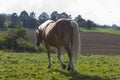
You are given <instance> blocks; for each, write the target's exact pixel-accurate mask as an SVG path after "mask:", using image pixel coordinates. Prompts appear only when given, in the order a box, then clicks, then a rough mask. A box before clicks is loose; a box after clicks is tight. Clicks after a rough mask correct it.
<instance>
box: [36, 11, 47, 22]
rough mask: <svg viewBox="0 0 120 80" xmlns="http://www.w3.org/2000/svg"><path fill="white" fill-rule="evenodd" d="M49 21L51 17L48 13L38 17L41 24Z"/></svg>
mask: <svg viewBox="0 0 120 80" xmlns="http://www.w3.org/2000/svg"><path fill="white" fill-rule="evenodd" d="M48 19H49V15H48V14H47V13H46V12H43V13H41V14H40V16H39V17H38V22H39V24H42V23H43V22H45V21H46V20H48Z"/></svg>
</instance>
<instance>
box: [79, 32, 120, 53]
mask: <svg viewBox="0 0 120 80" xmlns="http://www.w3.org/2000/svg"><path fill="white" fill-rule="evenodd" d="M81 44H82V53H83V54H120V35H115V34H107V33H96V32H81Z"/></svg>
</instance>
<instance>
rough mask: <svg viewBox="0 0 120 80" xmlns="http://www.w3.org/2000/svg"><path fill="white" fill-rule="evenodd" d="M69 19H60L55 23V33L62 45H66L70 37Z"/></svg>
mask: <svg viewBox="0 0 120 80" xmlns="http://www.w3.org/2000/svg"><path fill="white" fill-rule="evenodd" d="M71 21H72V20H70V19H60V20H58V21H57V22H56V26H55V33H56V35H57V36H58V38H59V40H60V41H62V43H63V44H68V43H69V42H70V41H71V37H72V30H73V28H72V26H71Z"/></svg>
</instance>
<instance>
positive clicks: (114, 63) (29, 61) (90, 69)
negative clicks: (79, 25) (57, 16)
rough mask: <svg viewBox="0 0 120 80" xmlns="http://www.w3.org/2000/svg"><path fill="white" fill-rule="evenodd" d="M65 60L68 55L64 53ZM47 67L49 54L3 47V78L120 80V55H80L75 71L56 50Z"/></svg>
mask: <svg viewBox="0 0 120 80" xmlns="http://www.w3.org/2000/svg"><path fill="white" fill-rule="evenodd" d="M63 60H64V62H65V64H67V63H68V62H67V61H68V58H67V55H66V54H65V55H63ZM52 63H53V65H52V68H50V69H48V68H47V65H48V58H47V55H46V54H44V53H43V54H38V53H36V54H30V53H19V54H16V53H15V52H12V53H11V52H3V51H0V64H1V65H0V80H18V79H19V80H119V79H120V64H119V63H120V56H105V55H92V56H80V58H79V61H78V64H75V69H76V70H77V71H76V72H75V73H74V74H71V73H69V72H68V71H67V70H62V68H61V66H60V64H59V62H58V59H57V56H56V54H52Z"/></svg>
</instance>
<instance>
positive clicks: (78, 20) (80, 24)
mask: <svg viewBox="0 0 120 80" xmlns="http://www.w3.org/2000/svg"><path fill="white" fill-rule="evenodd" d="M74 20H75V21H76V22H77V23H78V25H79V27H83V24H82V23H83V22H84V21H85V20H84V19H83V18H82V17H81V15H78V16H77V17H76V18H75V19H74Z"/></svg>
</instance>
